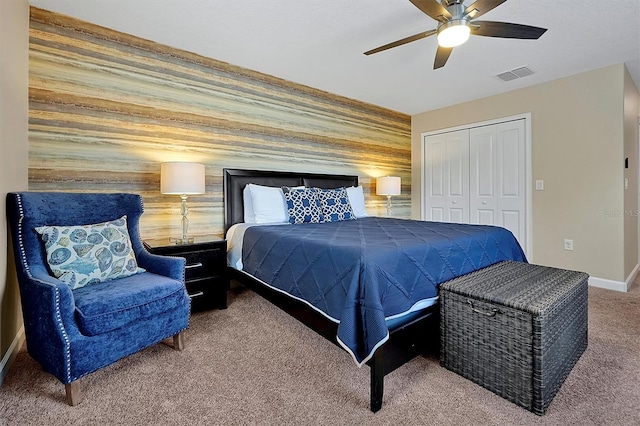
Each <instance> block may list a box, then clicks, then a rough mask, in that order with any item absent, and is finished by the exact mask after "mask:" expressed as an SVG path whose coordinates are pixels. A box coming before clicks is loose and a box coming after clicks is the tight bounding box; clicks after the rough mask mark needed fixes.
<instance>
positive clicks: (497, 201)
mask: <svg viewBox="0 0 640 426" xmlns="http://www.w3.org/2000/svg"><path fill="white" fill-rule="evenodd" d="M524 129H525V125H524V120H517V121H510V122H505V123H500V124H496V125H491V126H482V127H476V128H473V129H470V136H469V138H470V142H469V148H470V161H469V162H470V164H469V166H470V173H469V178H470V190H469V210H470V215H469V216H470V223H477V224H483V225H497V226H502V227H504V228H507V229H508V230H509V231H511V232H512V233H513V234H514V236H515V237H516V238H517V239H518V241H519V242H520V244H521V245H522V247H526V241H525V239H526V222H525V200H526V195H525V179H526V175H525V134H524Z"/></svg>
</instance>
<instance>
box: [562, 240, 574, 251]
mask: <svg viewBox="0 0 640 426" xmlns="http://www.w3.org/2000/svg"><path fill="white" fill-rule="evenodd" d="M564 249H565V250H573V240H567V239H565V240H564Z"/></svg>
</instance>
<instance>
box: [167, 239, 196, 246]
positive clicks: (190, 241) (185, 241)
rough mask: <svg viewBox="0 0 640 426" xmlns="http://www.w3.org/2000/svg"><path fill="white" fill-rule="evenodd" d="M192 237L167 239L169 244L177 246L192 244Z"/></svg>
mask: <svg viewBox="0 0 640 426" xmlns="http://www.w3.org/2000/svg"><path fill="white" fill-rule="evenodd" d="M193 241H194V240H193V237H186V238H183V237H169V242H170V243H173V244H176V245H179V244H193Z"/></svg>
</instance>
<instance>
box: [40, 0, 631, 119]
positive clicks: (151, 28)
mask: <svg viewBox="0 0 640 426" xmlns="http://www.w3.org/2000/svg"><path fill="white" fill-rule="evenodd" d="M471 3H472V1H471V0H465V4H467V5H468V4H471ZM30 4H31V5H33V6H36V7H39V8H42V9H46V10H50V11H54V12H58V13H62V14H65V15H69V16H73V17H76V18H79V19H82V20H85V21H88V22H92V23H94V24H98V25H102V26H105V27H108V28H112V29H115V30H118V31H122V32H125V33H128V34H133V35H136V36H139V37H143V38H145V39H149V40H153V41H156V42H158V43H162V44H166V45H169V46H172V47H176V48H180V49H184V50H187V51H190V52H194V53H198V54H201V55H204V56H207V57H210V58H214V59H218V60H222V61H225V62H229V63H231V64H234V65H239V66H242V67H245V68H249V69H252V70H256V71H261V72H263V73H266V74H271V75H274V76H277V77H280V78H284V79H286V80H289V81H294V82H297V83H302V84H305V85H308V86H311V87H315V88H318V89H322V90H326V91H328V92H331V93H335V94H338V95H342V96H346V97H349V98H352V99H357V100H361V101H364V102H369V103H372V104H375V105H379V106H383V107H386V108H390V109H393V110H396V111H400V112H404V113H407V114H416V113H420V112H424V111H428V110H432V109H435V108H440V107H443V106H447V105H453V104H457V103H460V102H465V101H468V100H471V99H477V98H482V97H485V96H489V95H493V94H497V93H501V92H506V91H510V90H514V89H518V88H521V87H525V86H530V85H533V84H537V83H541V82H545V81H549V80H553V79H556V78H560V77H564V76H568V75H573V74H577V73H580V72H584V71H588V70H592V69H596V68H600V67H603V66H606V65H612V64H618V63H622V62H624V63H625V64H626V65H627V68H628V69H629V71H630V73H631V75H632V77H633V79H634V81H635V83H636V85H637V86H638V87H640V1H639V0H572V1H568V0H565V1H558V0H509V1H507V2H506V3H504V4H502V5H501V6H499V7H497V8H496V9H494V10H492V11H491V12H488V13H487V14H486V15H483V16H482V18H480V19H483V20H491V21H505V22H515V23H520V24H526V25H533V26H538V27H544V28H548V31H547V32H546V33H545V34H544V35H543V36H542V37H541V38H540V39H539V40H509V39H498V38H488V37H478V36H476V37H474V36H472V37H471V39H470V40H469V41H468V42H467V43H466V44H464V45H462V46H460V47H457V48H455V49H454V51H453V53H452V54H451V57H450V58H449V61H448V62H447V64H446V66H445V67H444V68H441V69H439V70H435V71H434V70H433V59H434V55H435V51H436V39H435V37H428V38H425V39H422V40H419V41H415V42H413V43H410V44H406V45H404V46H400V47H396V48H394V49H391V50H388V51H385V52H381V53H377V54H375V55H371V56H365V55H364V54H363V52H365V51H367V50H369V49H372V48H375V47H378V46H380V45H383V44H386V43H388V42H391V41H395V40H397V39H400V38H403V37H406V36H409V35H413V34H416V33H419V32H421V31H425V30H429V29H435V28H436V26H437V25H436V22H435V21H434V20H432V19H431V18H429V17H428V16H426V15H425V14H423V13H422V12H421V11H420V10H418V9H417V8H416V7H415V6H414V5H413V4H411V3H410V2H409V0H367V1H365V0H314V1H310V0H270V1H266V0H108V1H100V0H30ZM521 66H528V67H529V68H530V69H532V70H533V71H534V72H535V74H534V75H532V76H528V77H524V78H521V79H517V80H513V81H511V82H506V83H505V82H503V81H501V80H499V79H497V78H496V77H495V75H496V74H499V73H502V72H504V71H508V70H511V69H513V68H518V67H521Z"/></svg>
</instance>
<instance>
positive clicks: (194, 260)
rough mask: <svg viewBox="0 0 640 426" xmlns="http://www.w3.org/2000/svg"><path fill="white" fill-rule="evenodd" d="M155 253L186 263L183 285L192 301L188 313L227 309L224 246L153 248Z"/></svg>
mask: <svg viewBox="0 0 640 426" xmlns="http://www.w3.org/2000/svg"><path fill="white" fill-rule="evenodd" d="M150 251H151V252H152V253H155V254H160V255H165V256H174V257H183V258H184V259H185V260H186V265H185V269H184V284H185V287H186V289H187V293H188V294H189V297H190V298H191V311H192V312H196V311H201V310H205V309H211V308H214V307H218V308H226V307H227V290H229V278H228V276H227V243H226V241H225V240H217V241H212V242H206V243H196V244H185V245H170V246H163V247H152V248H150Z"/></svg>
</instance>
